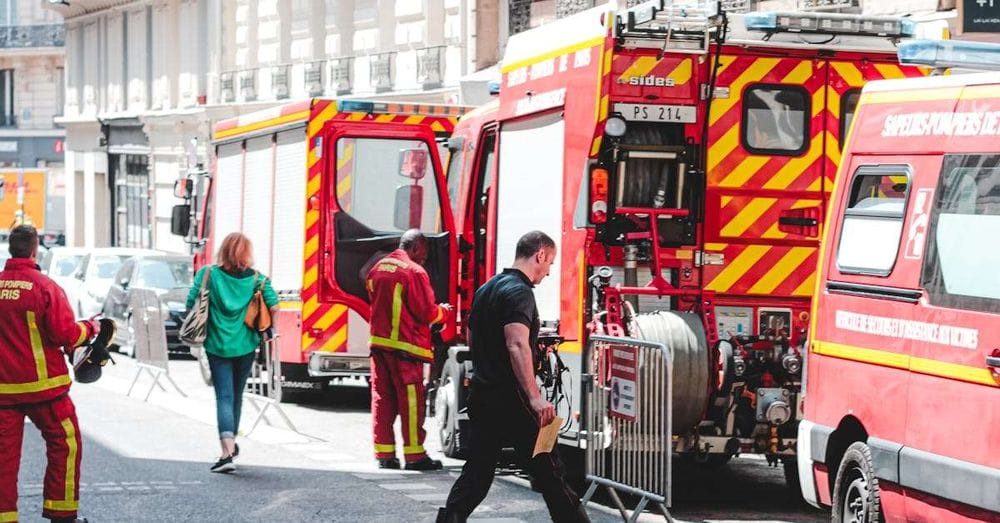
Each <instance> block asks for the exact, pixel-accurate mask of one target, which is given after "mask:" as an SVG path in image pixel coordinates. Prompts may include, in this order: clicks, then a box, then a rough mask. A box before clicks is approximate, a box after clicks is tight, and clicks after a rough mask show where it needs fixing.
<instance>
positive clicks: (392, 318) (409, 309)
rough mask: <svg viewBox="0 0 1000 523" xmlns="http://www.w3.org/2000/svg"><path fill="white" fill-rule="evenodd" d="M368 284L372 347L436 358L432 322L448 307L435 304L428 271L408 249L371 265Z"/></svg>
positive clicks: (429, 358)
mask: <svg viewBox="0 0 1000 523" xmlns="http://www.w3.org/2000/svg"><path fill="white" fill-rule="evenodd" d="M367 285H368V295H369V296H370V297H371V305H372V321H371V329H372V331H371V345H372V348H375V349H384V350H397V351H402V352H404V353H406V354H409V355H410V356H413V357H416V358H418V359H420V360H423V361H427V362H430V361H433V360H434V352H433V351H432V350H431V329H430V324H431V323H440V322H442V321H443V320H444V317H445V310H444V309H443V308H441V306H439V305H437V304H436V303H434V289H432V288H431V280H430V278H429V277H428V276H427V271H425V270H424V268H423V267H421V266H420V265H419V264H417V263H415V262H414V261H413V260H411V259H410V257H409V256H407V255H406V251H404V250H402V249H396V250H395V251H392V252H391V253H389V255H388V256H386V257H385V258H382V259H381V260H380V261H379V262H378V263H376V264H375V266H374V267H372V269H371V270H370V271H369V272H368V279H367Z"/></svg>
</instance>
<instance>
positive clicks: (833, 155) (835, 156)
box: [817, 132, 840, 190]
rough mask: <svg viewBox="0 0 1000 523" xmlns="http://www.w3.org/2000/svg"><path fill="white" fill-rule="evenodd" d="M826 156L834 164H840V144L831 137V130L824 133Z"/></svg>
mask: <svg viewBox="0 0 1000 523" xmlns="http://www.w3.org/2000/svg"><path fill="white" fill-rule="evenodd" d="M826 157H827V158H829V159H830V161H832V162H833V163H834V165H838V166H839V165H840V144H839V143H837V139H836V138H834V137H833V133H831V132H827V133H826ZM817 190H819V189H817Z"/></svg>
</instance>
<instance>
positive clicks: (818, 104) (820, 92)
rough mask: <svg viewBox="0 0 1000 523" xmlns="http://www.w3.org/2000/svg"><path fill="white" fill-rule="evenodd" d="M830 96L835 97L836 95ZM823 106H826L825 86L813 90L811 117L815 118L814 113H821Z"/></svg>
mask: <svg viewBox="0 0 1000 523" xmlns="http://www.w3.org/2000/svg"><path fill="white" fill-rule="evenodd" d="M832 98H836V96H834V97H832ZM825 106H826V88H825V87H820V88H819V89H816V91H815V92H813V97H812V117H813V118H815V117H816V115H818V114H819V113H821V112H822V111H823V108H824V107H825Z"/></svg>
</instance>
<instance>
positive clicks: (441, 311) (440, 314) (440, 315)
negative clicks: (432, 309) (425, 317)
mask: <svg viewBox="0 0 1000 523" xmlns="http://www.w3.org/2000/svg"><path fill="white" fill-rule="evenodd" d="M443 319H444V309H442V308H441V306H440V305H438V306H437V314H435V315H434V319H433V320H431V323H441V320H443Z"/></svg>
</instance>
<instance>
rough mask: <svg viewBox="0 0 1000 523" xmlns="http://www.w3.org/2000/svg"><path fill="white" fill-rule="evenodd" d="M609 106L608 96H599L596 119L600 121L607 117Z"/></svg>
mask: <svg viewBox="0 0 1000 523" xmlns="http://www.w3.org/2000/svg"><path fill="white" fill-rule="evenodd" d="M609 107H611V100H610V96H608V95H604V96H602V97H601V106H600V108H599V110H598V113H597V119H598V120H599V121H601V122H603V121H604V120H607V119H608V108H609Z"/></svg>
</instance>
